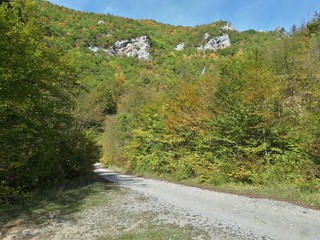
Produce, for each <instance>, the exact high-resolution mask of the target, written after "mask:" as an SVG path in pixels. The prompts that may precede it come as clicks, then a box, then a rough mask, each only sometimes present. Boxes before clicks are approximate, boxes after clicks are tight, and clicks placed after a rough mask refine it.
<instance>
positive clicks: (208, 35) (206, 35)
mask: <svg viewBox="0 0 320 240" xmlns="http://www.w3.org/2000/svg"><path fill="white" fill-rule="evenodd" d="M209 37H210V34H209V33H207V32H206V33H205V34H204V35H203V38H204V39H206V40H207V39H208V38H209Z"/></svg>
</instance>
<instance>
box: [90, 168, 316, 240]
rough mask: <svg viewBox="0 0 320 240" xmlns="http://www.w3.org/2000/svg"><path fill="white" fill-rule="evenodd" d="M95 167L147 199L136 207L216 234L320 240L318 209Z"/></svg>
mask: <svg viewBox="0 0 320 240" xmlns="http://www.w3.org/2000/svg"><path fill="white" fill-rule="evenodd" d="M95 172H96V173H97V174H98V175H100V176H101V177H103V178H104V179H106V180H109V181H112V182H114V183H115V184H117V185H119V186H121V187H124V188H126V189H128V190H129V191H131V192H132V193H133V194H138V195H141V197H142V198H143V199H144V201H143V203H141V202H140V203H139V204H135V203H136V201H133V202H132V205H130V203H129V209H130V211H131V212H136V213H139V212H143V211H153V212H154V214H155V215H157V217H158V219H159V221H163V222H167V223H175V224H178V225H180V226H187V225H191V226H193V227H195V228H197V229H201V230H203V231H205V232H207V233H209V236H210V238H211V239H265V240H266V239H281V240H286V239H287V240H303V239H308V240H309V239H310V240H311V239H312V240H320V211H317V210H312V209H307V208H303V207H300V206H296V205H293V204H290V203H285V202H280V201H274V200H268V199H255V198H249V197H244V196H238V195H234V194H228V193H221V192H214V191H209V190H203V189H199V188H195V187H189V186H184V185H179V184H174V183H169V182H165V181H159V180H152V179H145V178H140V177H135V176H130V175H125V174H120V173H115V172H113V171H111V170H109V169H106V168H103V167H102V166H101V165H99V164H97V165H96V169H95Z"/></svg>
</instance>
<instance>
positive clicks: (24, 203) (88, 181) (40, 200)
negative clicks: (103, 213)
mask: <svg viewBox="0 0 320 240" xmlns="http://www.w3.org/2000/svg"><path fill="white" fill-rule="evenodd" d="M111 191H114V187H113V186H112V185H111V184H105V182H102V180H100V179H99V178H98V177H96V176H89V177H85V178H81V179H76V180H73V181H70V182H67V183H66V184H64V185H62V186H59V187H57V188H53V189H47V190H41V191H36V192H32V193H29V194H26V195H24V196H22V197H21V199H20V200H19V202H17V203H7V204H2V205H0V216H1V218H0V226H4V225H6V224H8V223H10V222H17V221H18V222H21V221H23V222H26V221H29V222H34V223H38V222H41V221H43V220H45V219H46V218H52V217H55V216H61V215H68V214H71V213H74V212H77V211H84V210H85V209H87V208H90V207H92V206H96V205H99V204H102V203H105V202H106V201H107V200H108V197H106V193H108V192H111ZM101 193H104V194H101Z"/></svg>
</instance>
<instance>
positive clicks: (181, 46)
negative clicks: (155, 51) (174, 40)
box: [174, 43, 184, 51]
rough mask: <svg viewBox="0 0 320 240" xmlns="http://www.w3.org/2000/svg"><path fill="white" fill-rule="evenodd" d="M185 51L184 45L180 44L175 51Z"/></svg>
mask: <svg viewBox="0 0 320 240" xmlns="http://www.w3.org/2000/svg"><path fill="white" fill-rule="evenodd" d="M183 49H184V43H179V44H178V45H177V46H176V47H175V48H174V50H176V51H182V50H183Z"/></svg>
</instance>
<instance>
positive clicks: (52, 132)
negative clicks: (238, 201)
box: [0, 0, 320, 201]
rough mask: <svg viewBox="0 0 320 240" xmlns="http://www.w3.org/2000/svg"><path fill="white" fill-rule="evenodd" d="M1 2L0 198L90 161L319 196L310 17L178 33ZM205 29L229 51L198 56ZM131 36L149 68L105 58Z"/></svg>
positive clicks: (318, 32)
mask: <svg viewBox="0 0 320 240" xmlns="http://www.w3.org/2000/svg"><path fill="white" fill-rule="evenodd" d="M0 4H1V5H0V18H1V20H0V62H1V64H0V96H1V99H0V100H1V101H0V126H1V131H0V149H1V150H0V159H1V161H0V187H1V192H0V199H3V200H6V201H7V200H10V199H11V198H13V197H14V196H15V195H19V194H21V193H23V192H28V191H32V190H35V189H38V188H43V187H47V186H52V185H56V184H59V182H61V181H63V180H65V179H70V178H75V177H78V176H81V175H84V174H86V173H89V172H91V171H92V168H93V164H94V163H95V162H99V161H101V162H102V163H103V164H104V165H105V166H110V167H115V166H116V167H120V168H122V169H125V170H126V171H127V172H130V173H132V174H136V175H151V176H156V177H160V178H166V179H168V178H169V179H171V180H174V181H183V182H193V183H197V184H203V185H212V186H217V187H222V188H223V186H227V185H230V184H234V185H246V186H256V187H271V186H272V187H276V186H279V188H280V187H283V186H285V187H287V188H294V189H296V190H297V191H298V192H306V193H310V194H314V196H318V195H315V194H319V192H320V61H319V60H320V14H319V13H315V14H314V16H313V18H312V19H310V20H309V21H308V22H306V23H303V24H301V25H300V26H296V25H293V26H292V28H291V29H290V30H285V29H283V28H279V29H277V30H275V31H268V32H257V31H255V30H247V31H243V32H239V31H236V30H234V29H225V28H224V26H225V25H226V24H228V23H227V22H225V21H218V22H214V23H211V24H208V25H200V26H196V27H184V26H171V25H167V24H161V23H158V22H155V21H153V20H133V19H128V18H121V17H116V16H112V15H103V14H94V13H85V12H79V11H74V10H71V9H67V8H65V7H61V6H58V5H54V4H51V3H49V2H47V1H43V0H34V1H32V0H26V1H22V0H12V1H1V2H0ZM206 34H207V35H210V36H212V37H216V36H221V35H222V34H228V36H230V41H231V46H230V47H227V48H222V49H218V50H210V49H200V48H199V46H202V45H204V44H205V43H206V38H205V37H204V36H205V35H206ZM140 36H147V37H148V39H149V41H150V55H151V58H150V59H148V60H141V59H137V58H135V57H132V56H126V55H123V56H110V55H108V54H106V52H105V49H108V48H110V47H112V46H113V44H114V43H115V42H117V41H121V40H124V39H133V38H137V37H140ZM180 43H184V46H185V47H184V48H183V49H182V50H179V51H178V50H176V49H175V47H176V46H177V45H178V44H180ZM93 47H96V48H97V49H98V51H95V52H94V51H92V50H90V49H92V48H93Z"/></svg>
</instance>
